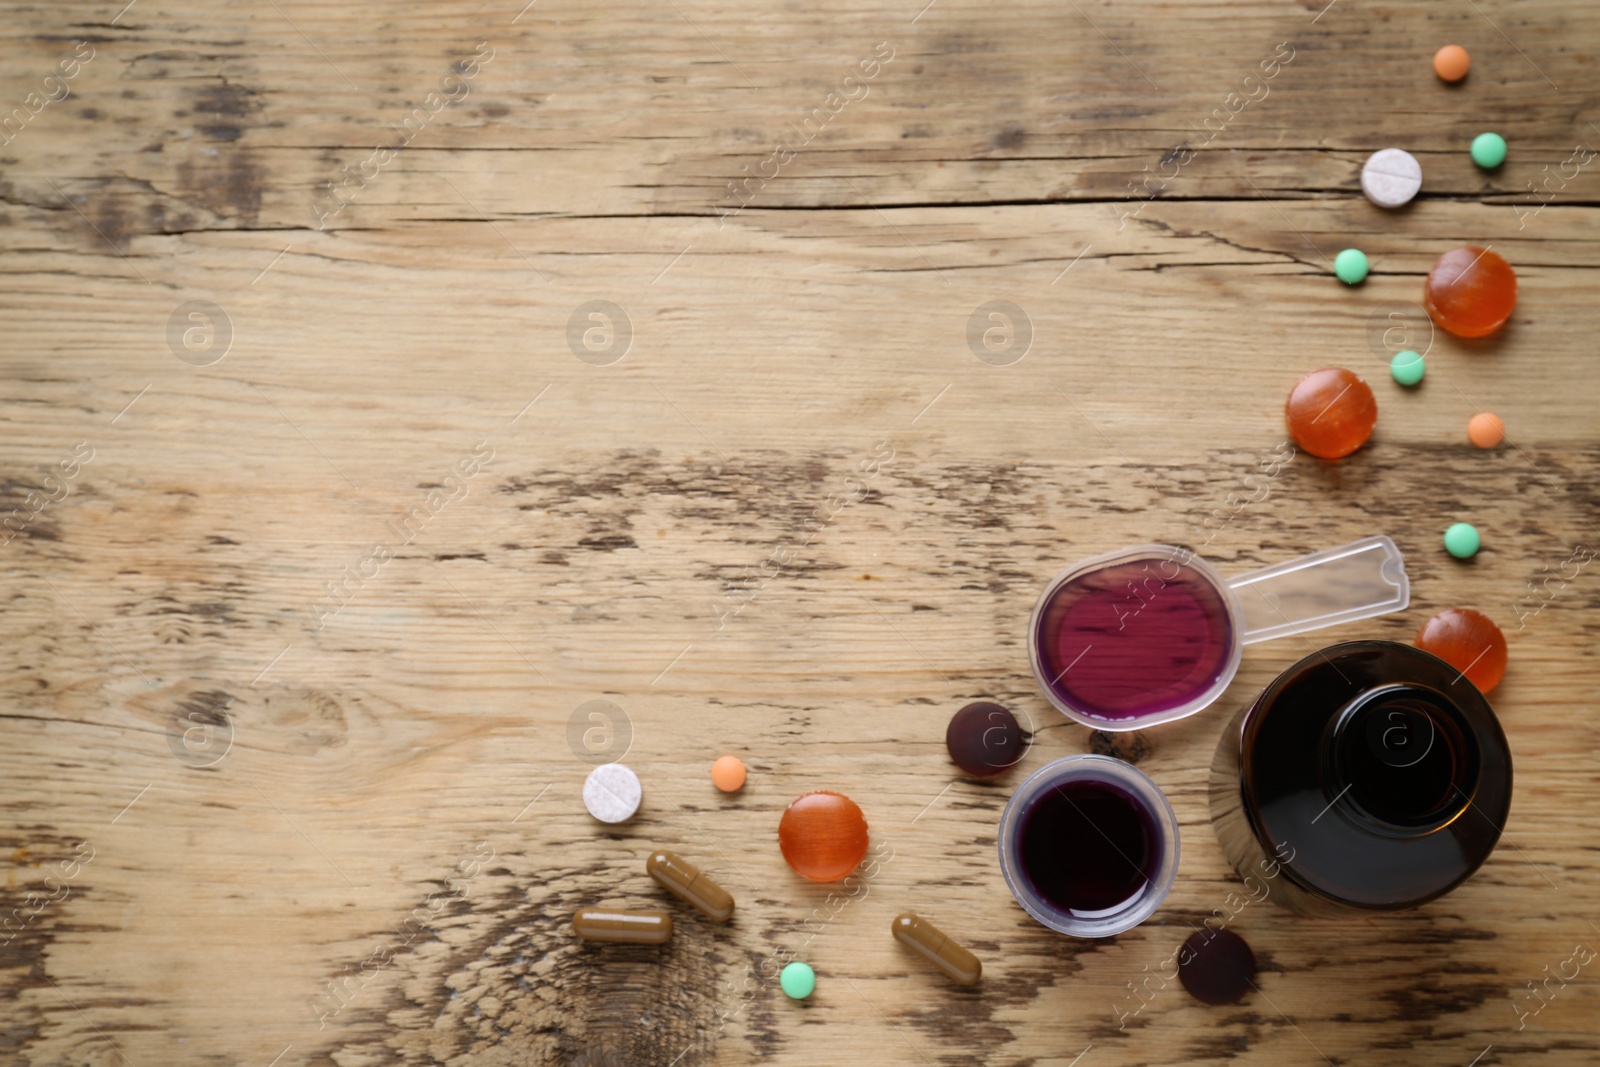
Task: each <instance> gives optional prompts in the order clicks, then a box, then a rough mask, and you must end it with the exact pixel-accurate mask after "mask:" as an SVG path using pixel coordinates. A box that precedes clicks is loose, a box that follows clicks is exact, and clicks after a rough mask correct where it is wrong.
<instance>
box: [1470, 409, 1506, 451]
mask: <svg viewBox="0 0 1600 1067" xmlns="http://www.w3.org/2000/svg"><path fill="white" fill-rule="evenodd" d="M1467 437H1468V438H1470V439H1471V441H1472V443H1473V444H1475V445H1477V446H1478V447H1479V448H1493V447H1494V446H1495V445H1497V444H1499V443H1500V442H1501V441H1504V440H1505V439H1506V424H1505V423H1503V422H1501V421H1500V416H1499V415H1494V414H1491V413H1489V412H1487V411H1480V412H1478V413H1477V414H1476V415H1474V416H1472V420H1471V421H1470V422H1468V423H1467Z"/></svg>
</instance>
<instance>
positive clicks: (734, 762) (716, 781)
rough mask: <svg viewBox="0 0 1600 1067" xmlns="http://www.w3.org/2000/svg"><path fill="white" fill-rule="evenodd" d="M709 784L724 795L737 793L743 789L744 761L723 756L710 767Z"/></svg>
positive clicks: (736, 757) (735, 757)
mask: <svg viewBox="0 0 1600 1067" xmlns="http://www.w3.org/2000/svg"><path fill="white" fill-rule="evenodd" d="M711 784H712V785H714V786H716V787H717V788H718V789H720V790H722V791H723V792H724V793H737V792H738V791H739V790H740V789H742V788H743V787H744V761H743V760H741V759H740V758H739V757H738V756H723V757H721V758H720V759H718V760H717V762H715V763H713V764H712V765H711Z"/></svg>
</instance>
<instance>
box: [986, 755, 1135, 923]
mask: <svg viewBox="0 0 1600 1067" xmlns="http://www.w3.org/2000/svg"><path fill="white" fill-rule="evenodd" d="M1159 833H1160V829H1159V827H1158V826H1157V824H1156V821H1155V819H1154V818H1153V817H1152V815H1151V813H1150V812H1149V811H1148V810H1147V809H1146V808H1145V806H1144V804H1143V803H1142V802H1141V801H1140V800H1139V799H1138V798H1137V797H1135V796H1134V795H1133V794H1132V793H1130V792H1128V791H1127V790H1126V789H1123V788H1121V787H1120V786H1118V785H1117V784H1115V783H1113V782H1109V781H1098V780H1095V779H1085V780H1081V781H1071V782H1066V783H1063V784H1061V785H1058V786H1056V787H1055V788H1054V789H1050V790H1048V791H1046V792H1044V793H1041V794H1040V795H1039V797H1038V798H1037V799H1035V800H1034V801H1033V804H1032V806H1031V807H1029V808H1027V809H1026V810H1025V811H1024V813H1023V815H1022V823H1021V826H1020V827H1019V829H1018V831H1017V862H1018V866H1019V868H1020V869H1021V871H1022V875H1023V877H1025V878H1026V879H1027V880H1028V888H1030V889H1032V890H1033V891H1034V892H1035V893H1036V894H1038V896H1039V898H1040V899H1041V900H1043V901H1044V902H1045V903H1046V904H1048V905H1050V906H1051V907H1053V908H1057V909H1059V910H1060V911H1062V912H1064V913H1066V914H1068V915H1071V916H1073V917H1075V918H1095V917H1097V916H1100V915H1105V914H1108V913H1110V912H1111V911H1112V910H1113V909H1116V908H1120V907H1122V906H1123V905H1124V904H1126V903H1127V902H1128V901H1130V900H1132V899H1133V898H1134V897H1135V896H1137V895H1138V894H1140V893H1142V892H1143V891H1144V888H1145V886H1147V885H1149V884H1150V879H1151V877H1152V876H1153V875H1155V873H1156V867H1157V864H1158V863H1159V860H1160V849H1159V848H1158V847H1157V841H1158V839H1159V838H1158V835H1159Z"/></svg>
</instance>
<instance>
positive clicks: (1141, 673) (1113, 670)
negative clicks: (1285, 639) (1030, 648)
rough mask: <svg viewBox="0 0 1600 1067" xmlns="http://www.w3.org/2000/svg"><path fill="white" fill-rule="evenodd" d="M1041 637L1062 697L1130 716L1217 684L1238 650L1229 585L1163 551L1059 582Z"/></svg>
mask: <svg viewBox="0 0 1600 1067" xmlns="http://www.w3.org/2000/svg"><path fill="white" fill-rule="evenodd" d="M1169 576H1170V577H1169ZM1035 639H1036V640H1037V641H1038V656H1039V663H1040V666H1041V668H1042V670H1043V672H1044V674H1045V676H1046V679H1047V680H1049V679H1054V680H1053V681H1051V682H1050V688H1052V689H1053V690H1054V691H1055V693H1056V695H1057V696H1058V697H1060V698H1061V699H1062V700H1063V701H1064V702H1066V703H1067V704H1070V705H1071V706H1072V707H1073V708H1075V709H1077V710H1078V711H1079V713H1080V714H1083V715H1087V716H1091V717H1094V718H1100V719H1105V720H1106V721H1108V722H1121V723H1126V722H1129V721H1137V720H1139V719H1142V718H1145V717H1146V716H1151V715H1158V714H1160V713H1162V712H1165V711H1171V710H1172V709H1173V708H1176V707H1180V706H1181V705H1183V704H1186V703H1188V702H1189V701H1191V700H1193V699H1195V698H1196V697H1199V696H1201V695H1202V694H1204V693H1205V692H1206V691H1207V690H1209V689H1210V688H1211V687H1212V686H1213V685H1215V684H1216V682H1217V681H1218V679H1219V678H1221V677H1222V674H1223V672H1224V670H1226V668H1227V665H1228V660H1229V658H1230V656H1231V654H1232V652H1233V624H1232V621H1231V620H1230V618H1229V616H1228V605H1227V603H1226V601H1225V600H1224V599H1223V594H1222V593H1221V592H1220V591H1219V590H1218V589H1217V588H1216V587H1215V586H1214V585H1212V584H1211V582H1210V581H1209V580H1207V579H1206V577H1205V576H1204V575H1203V574H1201V573H1200V572H1198V571H1196V570H1195V569H1194V568H1192V567H1187V566H1183V565H1181V564H1179V563H1176V562H1174V561H1173V560H1171V559H1169V558H1167V557H1165V556H1158V557H1153V558H1151V559H1145V560H1134V561H1132V562H1125V563H1113V564H1111V565H1109V566H1106V567H1101V568H1098V569H1096V570H1092V571H1089V572H1087V573H1085V574H1080V575H1078V576H1077V577H1075V578H1072V579H1070V580H1069V581H1067V582H1065V583H1063V584H1062V585H1061V586H1059V587H1057V588H1056V590H1055V591H1054V592H1053V593H1052V594H1051V595H1050V600H1049V602H1048V603H1047V604H1046V605H1045V608H1044V610H1043V611H1042V612H1041V613H1040V618H1039V628H1038V633H1037V635H1036V637H1035Z"/></svg>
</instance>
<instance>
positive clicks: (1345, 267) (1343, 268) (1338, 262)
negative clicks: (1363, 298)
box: [1333, 248, 1367, 285]
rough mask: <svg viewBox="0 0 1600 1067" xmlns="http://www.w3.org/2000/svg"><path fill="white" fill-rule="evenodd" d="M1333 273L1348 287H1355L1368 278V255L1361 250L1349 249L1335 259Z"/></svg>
mask: <svg viewBox="0 0 1600 1067" xmlns="http://www.w3.org/2000/svg"><path fill="white" fill-rule="evenodd" d="M1333 273H1335V274H1337V275H1338V276H1339V280H1340V281H1341V282H1344V283H1345V284H1346V285H1355V284H1356V283H1357V282H1359V281H1361V280H1362V279H1363V278H1365V277H1366V276H1367V254H1366V253H1365V252H1363V251H1361V249H1359V248H1347V249H1345V250H1344V251H1343V252H1340V253H1339V254H1338V255H1336V256H1334V257H1333Z"/></svg>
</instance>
